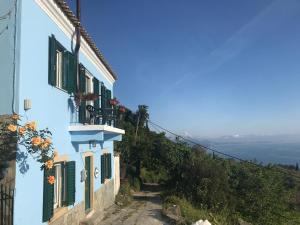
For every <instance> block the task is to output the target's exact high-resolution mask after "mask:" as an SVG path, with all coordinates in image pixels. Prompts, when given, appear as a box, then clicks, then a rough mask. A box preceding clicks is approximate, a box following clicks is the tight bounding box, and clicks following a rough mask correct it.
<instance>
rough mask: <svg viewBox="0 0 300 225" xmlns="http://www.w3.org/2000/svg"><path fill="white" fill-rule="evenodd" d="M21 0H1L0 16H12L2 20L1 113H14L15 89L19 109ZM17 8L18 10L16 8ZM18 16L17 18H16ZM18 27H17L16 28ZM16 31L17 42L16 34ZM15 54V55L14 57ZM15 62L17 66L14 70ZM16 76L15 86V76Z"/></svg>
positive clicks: (0, 32) (0, 53)
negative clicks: (15, 1)
mask: <svg viewBox="0 0 300 225" xmlns="http://www.w3.org/2000/svg"><path fill="white" fill-rule="evenodd" d="M19 5H20V2H19V1H17V7H15V4H14V1H11V0H0V16H1V17H2V16H3V15H5V14H7V13H8V12H10V16H9V17H8V18H5V19H1V20H0V68H1V69H0V103H1V104H0V115H3V114H11V113H12V100H13V90H15V107H14V109H15V111H18V98H17V97H18V80H19V74H18V69H19V67H18V65H19V48H20V46H19V43H20V42H19V31H20V30H19V28H20V26H19V21H18V19H19V18H20V10H19V9H20V7H19ZM16 9H17V10H16ZM15 16H16V18H17V19H16V20H15ZM15 28H16V29H15ZM15 33H16V42H15V40H14V35H15ZM14 54H15V57H14ZM14 62H16V65H17V67H15V68H16V70H15V71H14ZM14 76H15V88H13V77H14Z"/></svg>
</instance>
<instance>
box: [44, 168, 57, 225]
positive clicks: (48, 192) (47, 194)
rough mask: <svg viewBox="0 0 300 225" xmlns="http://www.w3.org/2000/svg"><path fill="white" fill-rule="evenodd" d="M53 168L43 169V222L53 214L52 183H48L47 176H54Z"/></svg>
mask: <svg viewBox="0 0 300 225" xmlns="http://www.w3.org/2000/svg"><path fill="white" fill-rule="evenodd" d="M54 173H55V171H54V169H44V193H43V222H47V221H49V220H50V219H51V217H52V216H53V206H54V185H53V184H49V183H48V176H54Z"/></svg>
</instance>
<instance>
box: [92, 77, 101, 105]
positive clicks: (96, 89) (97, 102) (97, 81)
mask: <svg viewBox="0 0 300 225" xmlns="http://www.w3.org/2000/svg"><path fill="white" fill-rule="evenodd" d="M93 84H94V94H95V95H97V96H99V95H100V90H99V80H98V79H97V78H95V77H94V79H93ZM99 106H100V102H99V98H98V99H96V100H95V101H94V107H95V108H96V109H98V108H99Z"/></svg>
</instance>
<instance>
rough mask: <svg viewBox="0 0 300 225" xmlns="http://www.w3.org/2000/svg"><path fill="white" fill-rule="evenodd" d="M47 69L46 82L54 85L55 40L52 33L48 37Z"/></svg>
mask: <svg viewBox="0 0 300 225" xmlns="http://www.w3.org/2000/svg"><path fill="white" fill-rule="evenodd" d="M48 57H49V60H48V62H49V69H48V83H49V84H50V85H52V86H56V40H55V37H54V36H53V35H52V36H51V37H49V56H48Z"/></svg>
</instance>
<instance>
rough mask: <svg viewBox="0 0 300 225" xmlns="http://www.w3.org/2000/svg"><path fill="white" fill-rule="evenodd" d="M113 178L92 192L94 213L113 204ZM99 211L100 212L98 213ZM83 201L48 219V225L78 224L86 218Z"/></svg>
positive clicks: (96, 213)
mask: <svg viewBox="0 0 300 225" xmlns="http://www.w3.org/2000/svg"><path fill="white" fill-rule="evenodd" d="M114 201H115V195H114V180H113V179H112V180H110V181H108V182H107V183H106V184H105V185H103V186H102V187H101V188H100V189H98V190H97V191H95V192H94V214H95V215H101V214H102V213H101V212H102V211H104V209H106V208H108V207H110V206H111V205H113V204H114ZM99 213H100V214H99ZM86 216H87V215H86V213H85V205H84V201H82V202H80V203H79V204H77V205H75V206H74V207H73V208H72V209H69V210H68V211H67V212H65V213H64V214H63V215H61V216H60V217H59V218H57V219H55V217H54V219H53V221H50V223H49V224H50V225H62V224H64V225H79V224H80V222H82V221H84V220H87V219H86Z"/></svg>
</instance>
